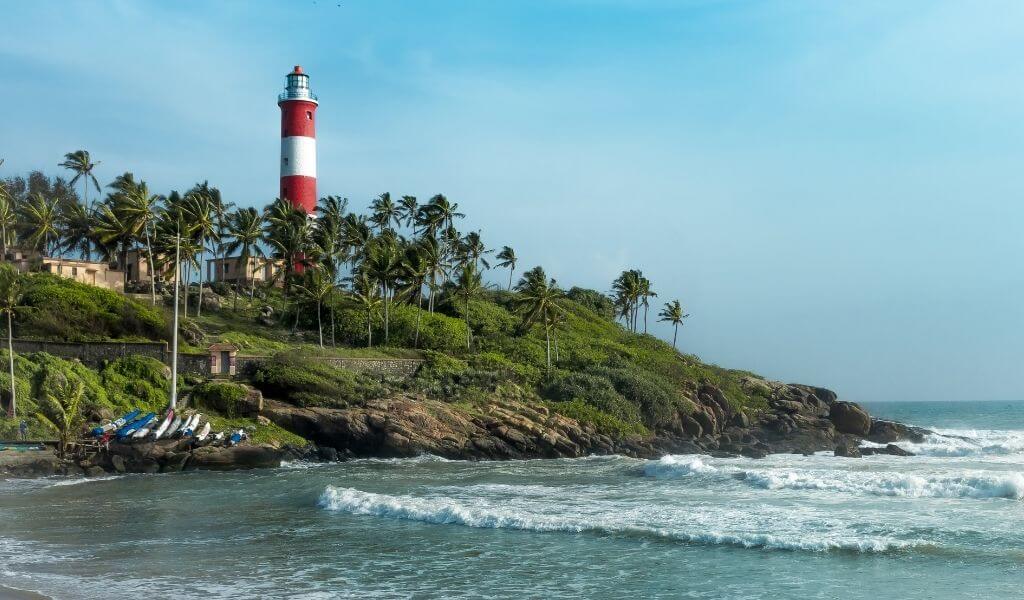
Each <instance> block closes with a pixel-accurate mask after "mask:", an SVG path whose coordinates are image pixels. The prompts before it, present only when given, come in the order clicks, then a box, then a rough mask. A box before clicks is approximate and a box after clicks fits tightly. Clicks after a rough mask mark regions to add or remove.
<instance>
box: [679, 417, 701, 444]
mask: <svg viewBox="0 0 1024 600" xmlns="http://www.w3.org/2000/svg"><path fill="white" fill-rule="evenodd" d="M680 421H681V423H682V427H683V432H684V433H685V434H686V435H688V436H690V437H695V438H698V437H700V436H702V435H704V428H703V427H702V426H701V424H700V423H698V422H697V420H696V419H694V418H693V417H692V416H690V415H683V417H682V419H680Z"/></svg>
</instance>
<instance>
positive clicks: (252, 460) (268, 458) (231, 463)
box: [188, 445, 284, 471]
mask: <svg viewBox="0 0 1024 600" xmlns="http://www.w3.org/2000/svg"><path fill="white" fill-rule="evenodd" d="M283 455H284V452H283V451H281V450H278V449H277V448H273V447H271V446H266V445H262V446H251V445H242V446H232V447H230V448H218V447H215V446H206V447H204V448H197V449H196V450H194V451H193V452H192V460H191V461H189V463H188V468H190V469H193V468H194V469H209V470H214V471H226V470H232V469H262V468H274V467H280V466H281V457H282V456H283Z"/></svg>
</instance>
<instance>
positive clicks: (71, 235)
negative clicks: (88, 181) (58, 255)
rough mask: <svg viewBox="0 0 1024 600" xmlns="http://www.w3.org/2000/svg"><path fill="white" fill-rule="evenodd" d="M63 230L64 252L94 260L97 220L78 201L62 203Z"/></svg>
mask: <svg viewBox="0 0 1024 600" xmlns="http://www.w3.org/2000/svg"><path fill="white" fill-rule="evenodd" d="M60 221H61V230H62V231H63V232H64V250H65V251H68V252H71V253H73V254H77V255H78V256H81V257H82V258H84V259H85V260H92V253H93V249H94V248H95V246H96V236H95V231H94V228H95V225H96V219H95V215H93V213H92V211H90V210H89V209H88V208H87V207H86V206H85V205H84V204H82V203H81V202H78V200H77V199H75V200H72V201H64V202H61V206H60Z"/></svg>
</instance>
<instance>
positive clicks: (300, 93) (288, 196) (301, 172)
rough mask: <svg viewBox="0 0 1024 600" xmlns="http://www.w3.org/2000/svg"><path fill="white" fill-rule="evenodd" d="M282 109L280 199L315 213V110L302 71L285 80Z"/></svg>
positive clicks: (280, 99)
mask: <svg viewBox="0 0 1024 600" xmlns="http://www.w3.org/2000/svg"><path fill="white" fill-rule="evenodd" d="M286 81H287V84H286V85H285V88H284V92H282V93H281V94H280V95H279V96H278V97H277V105H278V106H279V107H280V108H281V196H280V197H281V198H283V199H285V200H288V201H289V202H291V204H292V206H295V207H296V208H298V209H300V210H302V211H303V212H304V213H306V214H308V215H312V214H314V212H315V211H316V127H315V125H316V120H315V117H316V108H317V106H318V105H319V101H318V100H317V97H316V96H315V95H314V94H313V93H312V92H311V91H310V89H309V75H306V74H305V73H303V72H302V67H300V66H299V65H295V68H294V69H293V70H292V72H291V73H289V74H288V75H287V76H286Z"/></svg>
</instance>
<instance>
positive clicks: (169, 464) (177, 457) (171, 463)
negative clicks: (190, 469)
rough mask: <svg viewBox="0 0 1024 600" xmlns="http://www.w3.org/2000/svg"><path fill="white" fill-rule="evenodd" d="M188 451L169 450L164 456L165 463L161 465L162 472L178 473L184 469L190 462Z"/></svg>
mask: <svg viewBox="0 0 1024 600" xmlns="http://www.w3.org/2000/svg"><path fill="white" fill-rule="evenodd" d="M188 460H189V453H188V452H168V453H167V455H166V456H165V457H164V464H163V466H162V467H160V472H161V473H177V472H178V471H183V470H184V469H185V465H186V464H188Z"/></svg>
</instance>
